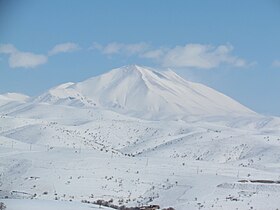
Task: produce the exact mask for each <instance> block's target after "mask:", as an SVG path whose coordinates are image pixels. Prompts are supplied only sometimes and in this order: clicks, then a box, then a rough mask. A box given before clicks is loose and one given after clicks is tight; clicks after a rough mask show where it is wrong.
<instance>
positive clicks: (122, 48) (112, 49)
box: [91, 42, 149, 56]
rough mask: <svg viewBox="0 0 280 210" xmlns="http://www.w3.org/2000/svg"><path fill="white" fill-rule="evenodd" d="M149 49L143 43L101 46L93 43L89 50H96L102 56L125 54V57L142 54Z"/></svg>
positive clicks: (114, 43)
mask: <svg viewBox="0 0 280 210" xmlns="http://www.w3.org/2000/svg"><path fill="white" fill-rule="evenodd" d="M148 48H149V45H148V44H147V43H145V42H140V43H133V44H124V43H118V42H112V43H109V44H107V45H104V46H103V45H101V44H99V43H93V45H92V47H91V49H97V50H99V51H101V52H102V53H103V54H106V55H112V54H125V55H127V56H131V55H136V54H140V53H143V52H144V51H146V50H147V49H148Z"/></svg>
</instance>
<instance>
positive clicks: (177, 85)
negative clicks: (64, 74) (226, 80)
mask: <svg viewBox="0 0 280 210" xmlns="http://www.w3.org/2000/svg"><path fill="white" fill-rule="evenodd" d="M34 101H35V102H45V103H49V104H63V105H71V106H80V107H81V106H82V107H102V108H105V109H111V110H114V111H117V112H119V113H123V114H127V115H130V116H135V117H141V118H145V119H156V120H158V119H166V118H171V119H176V118H182V117H185V116H189V115H228V114H231V115H233V114H237V115H248V114H253V111H251V110H250V109H248V108H247V107H245V106H243V105H241V104H240V103H238V102H236V101H234V100H233V99H231V98H229V97H227V96H225V95H224V94H222V93H220V92H218V91H215V90H213V89H212V88H209V87H207V86H205V85H202V84H199V83H194V82H189V81H186V80H184V79H183V78H182V77H180V76H179V75H177V74H176V73H175V72H173V71H171V70H169V71H164V72H161V71H157V70H154V69H151V68H148V67H140V66H137V65H130V66H124V67H121V68H117V69H113V70H111V71H110V72H108V73H105V74H103V75H101V76H97V77H93V78H90V79H87V80H85V81H83V82H79V83H66V84H62V85H60V86H58V87H55V88H52V89H51V90H49V91H47V92H46V93H44V94H42V95H40V96H39V97H37V98H36V99H35V100H34Z"/></svg>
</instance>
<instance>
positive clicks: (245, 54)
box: [0, 0, 280, 116]
mask: <svg viewBox="0 0 280 210" xmlns="http://www.w3.org/2000/svg"><path fill="white" fill-rule="evenodd" d="M279 20H280V1H279V0H267V1H262V0H247V1H244V0H236V1H229V0H216V1H213V0H205V1H198V0H192V1H191V0H189V1H187V0H186V1H185V0H164V1H163V0H153V1H151V0H141V1H131V0H120V1H115V0H102V1H95V0H79V1H78V0H59V1H57V0H48V1H43V0H24V1H16V0H0V93H5V92H22V93H25V94H28V95H32V96H33V95H38V94H40V93H42V92H43V91H45V90H47V89H48V88H50V87H53V86H55V85H58V84H60V83H63V82H68V81H74V82H77V81H82V80H84V79H86V78H88V77H91V76H95V75H98V74H101V73H103V72H106V71H108V70H110V69H111V68H114V67H119V66H122V65H127V64H134V63H135V64H139V65H146V66H151V67H155V68H160V69H166V68H172V69H173V70H175V71H176V72H178V73H179V74H180V75H182V76H183V77H185V78H187V79H189V80H192V81H197V82H202V83H204V84H206V85H209V86H210V87H213V88H215V89H217V90H219V91H221V92H223V93H225V94H227V95H229V96H230V97H232V98H234V99H236V100H238V101H239V102H241V103H242V104H244V105H246V106H248V107H250V108H252V109H253V110H255V111H257V112H260V113H264V114H272V115H278V116H280V108H279V107H280V97H279V96H280V93H279V91H280V82H279V78H280V38H279V37H280V27H279Z"/></svg>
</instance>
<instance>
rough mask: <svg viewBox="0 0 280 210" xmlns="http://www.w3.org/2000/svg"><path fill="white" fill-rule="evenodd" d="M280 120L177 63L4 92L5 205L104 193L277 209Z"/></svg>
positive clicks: (179, 203) (0, 114) (135, 201)
mask: <svg viewBox="0 0 280 210" xmlns="http://www.w3.org/2000/svg"><path fill="white" fill-rule="evenodd" d="M143 118H144V119H143ZM161 119H164V120H161ZM174 119H175V120H174ZM177 119H182V120H177ZM279 128H280V119H279V118H277V117H268V116H262V115H260V114H256V113H254V112H253V111H251V110H250V109H248V108H246V107H244V106H243V105H241V104H239V103H238V102H236V101H234V100H233V99H231V98H229V97H227V96H225V95H223V94H221V93H219V92H217V91H215V90H213V89H211V88H209V87H206V86H204V85H202V84H197V83H193V82H188V81H186V80H184V79H183V78H181V77H180V76H178V75H177V74H176V73H174V72H172V71H167V72H161V71H160V72H159V71H156V70H154V69H151V68H146V67H139V66H125V67H121V68H118V69H113V70H112V71H110V72H108V73H106V74H103V75H101V76H97V77H93V78H90V79H88V80H86V81H83V82H80V83H66V84H62V85H59V86H57V87H54V88H52V89H50V90H48V91H47V92H45V93H43V94H42V95H40V96H38V97H35V98H29V97H27V96H24V95H20V94H5V95H1V96H0V202H2V201H3V202H4V203H5V204H7V210H10V209H21V208H16V207H15V206H20V205H25V209H28V208H29V206H33V207H34V209H35V208H36V206H41V205H45V204H46V203H48V207H53V208H48V209H64V208H67V209H75V210H76V209H88V208H91V209H92V208H93V209H94V208H95V207H96V205H90V204H88V203H92V202H96V201H97V200H99V199H102V200H105V201H106V202H107V201H108V202H107V203H113V204H114V205H118V206H122V205H125V206H141V205H150V204H158V205H160V206H161V207H162V208H165V207H166V208H167V207H169V206H172V207H174V208H175V209H176V210H186V209H249V208H250V209H277V208H278V207H279V206H280V201H279V199H278V198H279V196H280V185H279V181H278V180H279V172H280V170H279V157H280V129H279ZM2 198H9V199H10V198H12V199H17V198H30V199H32V201H31V200H23V201H21V200H9V199H8V200H7V199H4V200H1V199H2ZM44 200H58V201H61V202H50V201H44ZM67 201H71V203H72V205H73V208H71V207H70V206H68V205H70V204H69V203H70V202H69V203H67ZM81 201H83V202H84V203H85V204H81V203H80V202H81ZM109 201H110V202H109ZM76 202H79V203H76ZM68 207H69V208H68ZM108 209H109V208H108ZM36 210H37V209H36Z"/></svg>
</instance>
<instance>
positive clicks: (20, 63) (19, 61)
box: [0, 42, 80, 68]
mask: <svg viewBox="0 0 280 210" xmlns="http://www.w3.org/2000/svg"><path fill="white" fill-rule="evenodd" d="M78 49H80V47H79V45H77V44H75V43H70V42H69V43H62V44H58V45H56V46H54V47H53V48H52V50H50V51H49V53H48V54H47V55H45V54H36V53H33V52H24V51H20V50H18V49H17V48H16V47H15V46H14V45H12V44H2V45H0V54H7V55H8V60H9V66H10V68H35V67H37V66H39V65H42V64H45V63H47V62H48V58H49V56H53V55H56V54H58V53H66V52H73V51H76V50H78Z"/></svg>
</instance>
